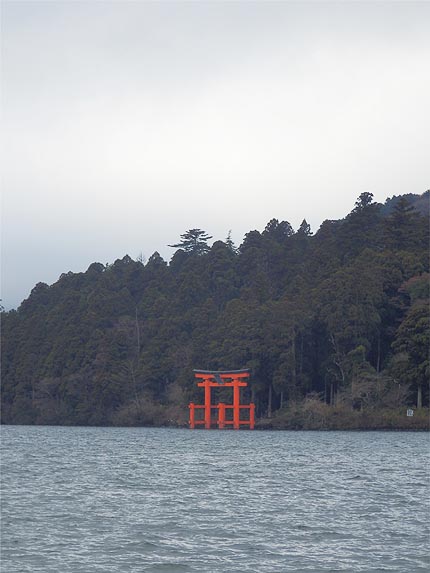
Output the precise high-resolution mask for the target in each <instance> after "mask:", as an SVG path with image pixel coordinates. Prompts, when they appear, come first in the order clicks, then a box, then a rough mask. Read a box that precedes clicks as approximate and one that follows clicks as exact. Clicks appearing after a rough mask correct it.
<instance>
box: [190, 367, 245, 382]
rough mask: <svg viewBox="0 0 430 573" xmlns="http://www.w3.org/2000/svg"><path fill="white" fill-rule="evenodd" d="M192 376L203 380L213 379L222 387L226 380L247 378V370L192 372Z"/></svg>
mask: <svg viewBox="0 0 430 573" xmlns="http://www.w3.org/2000/svg"><path fill="white" fill-rule="evenodd" d="M194 376H195V377H196V378H201V379H203V380H210V379H211V378H212V379H214V380H215V381H216V382H217V383H218V384H221V385H224V384H225V381H226V380H228V379H232V380H238V379H240V378H249V370H248V369H243V370H194Z"/></svg>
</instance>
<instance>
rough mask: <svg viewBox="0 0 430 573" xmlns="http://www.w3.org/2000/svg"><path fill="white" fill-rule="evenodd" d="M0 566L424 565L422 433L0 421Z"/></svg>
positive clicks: (83, 569)
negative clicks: (72, 425) (44, 424)
mask: <svg viewBox="0 0 430 573" xmlns="http://www.w3.org/2000/svg"><path fill="white" fill-rule="evenodd" d="M2 443H3V446H2V447H3V462H2V485H3V494H2V517H3V519H2V561H1V565H2V567H1V571H2V573H18V572H20V573H21V572H31V573H34V572H43V573H51V572H52V573H69V572H70V573H72V572H73V573H78V572H79V573H93V572H100V573H108V572H115V573H122V572H130V573H132V572H133V573H134V572H136V573H137V572H144V571H149V572H158V571H160V572H161V571H162V572H164V573H166V572H172V573H173V572H194V571H195V572H197V571H198V572H220V573H221V572H222V573H230V572H231V573H233V572H241V571H249V572H252V573H264V572H277V573H278V572H279V573H282V572H284V571H296V572H301V571H303V572H304V571H314V572H318V573H320V572H323V571H350V572H355V571H360V572H361V571H390V572H395V571H399V572H402V573H405V572H408V573H410V572H413V571H429V570H430V558H429V549H428V541H429V530H428V522H429V505H428V499H429V473H428V472H429V437H428V435H427V434H423V433H402V432H393V433H391V432H381V433H379V432H367V433H362V432H353V433H347V432H331V433H328V432H327V433H325V432H249V431H241V432H233V431H221V432H220V431H199V430H196V431H190V430H170V429H149V428H131V429H126V428H54V427H22V426H21V427H11V426H8V427H3V428H2Z"/></svg>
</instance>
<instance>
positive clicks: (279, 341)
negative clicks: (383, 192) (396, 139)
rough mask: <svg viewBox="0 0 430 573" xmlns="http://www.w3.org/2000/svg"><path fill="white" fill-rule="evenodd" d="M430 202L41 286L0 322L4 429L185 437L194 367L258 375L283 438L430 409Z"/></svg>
mask: <svg viewBox="0 0 430 573" xmlns="http://www.w3.org/2000/svg"><path fill="white" fill-rule="evenodd" d="M428 199H429V192H426V193H425V194H424V195H422V196H413V195H410V196H408V197H407V198H406V197H396V198H394V199H391V200H388V201H387V202H386V204H385V205H381V204H378V203H375V202H374V201H373V197H372V195H371V194H370V193H363V194H362V195H360V197H359V198H358V200H357V202H356V204H355V207H354V208H353V210H352V211H351V213H349V215H347V216H346V217H345V218H344V219H342V220H336V221H328V220H327V221H324V223H323V224H322V225H321V227H320V229H319V230H318V232H317V233H316V234H315V235H312V233H311V230H310V227H309V225H308V224H307V223H306V221H303V223H302V224H301V225H300V227H299V228H298V229H297V230H296V231H293V229H292V227H291V225H290V224H289V223H288V222H287V221H280V220H277V219H272V220H271V221H269V222H268V224H267V226H266V227H265V229H264V230H263V231H262V232H259V231H250V232H249V233H248V234H247V235H246V236H245V238H244V241H243V243H242V244H241V245H240V246H239V247H238V248H236V246H235V245H234V244H233V242H232V241H231V239H230V238H229V237H228V238H227V239H226V240H225V241H219V240H217V241H215V242H214V243H213V245H212V246H211V247H209V246H208V241H209V239H211V237H209V236H208V235H207V234H206V233H205V232H204V231H203V230H200V229H191V230H189V231H187V232H186V233H184V234H183V235H182V236H181V238H180V239H179V241H178V242H177V243H175V244H174V245H173V247H174V249H175V252H174V255H173V257H172V259H171V261H170V263H169V264H168V263H167V262H165V261H164V260H163V259H162V258H161V256H160V255H159V254H158V253H154V254H153V255H152V256H151V257H150V258H149V260H148V261H147V262H146V263H145V264H144V263H143V262H142V261H135V260H132V259H131V258H130V257H129V256H125V257H124V258H123V259H121V260H117V261H115V263H113V264H111V265H103V264H100V263H93V264H92V265H90V267H89V268H88V270H87V271H86V272H84V273H66V274H63V275H62V276H61V277H60V279H59V280H58V281H57V282H56V283H55V284H53V285H52V286H48V285H46V284H43V283H39V284H38V285H36V286H35V288H34V289H33V290H32V292H31V295H30V297H29V298H28V299H27V300H25V301H24V302H23V303H22V304H21V306H20V307H19V308H18V310H17V311H10V312H5V313H3V314H2V337H3V346H2V348H3V351H2V421H3V423H21V424H87V425H95V424H98V425H101V424H107V425H111V424H114V425H135V424H136V425H146V424H183V423H185V421H186V419H187V415H188V414H187V403H188V401H189V400H191V399H194V400H196V401H201V396H200V391H199V390H198V389H197V388H196V386H195V381H194V380H193V375H192V370H193V368H201V369H228V368H231V369H238V368H250V369H251V372H252V375H251V383H250V387H249V389H247V390H246V391H248V390H249V392H248V394H249V395H248V396H247V398H252V399H253V400H254V401H255V403H256V408H257V416H258V417H260V418H266V419H267V418H271V417H273V416H274V418H275V420H276V419H277V420H285V426H286V427H288V412H291V413H292V414H294V416H295V417H296V418H295V419H300V415H301V414H300V412H304V413H306V415H307V416H308V417H309V412H311V415H310V418H312V419H315V415H317V414H318V411H320V410H321V409H323V410H324V416H325V418H327V415H328V413H330V412H339V411H340V410H339V408H342V412H343V413H344V414H345V412H346V413H348V412H351V416H357V415H358V414H360V413H361V414H363V415H364V414H365V415H366V416H368V417H369V416H371V414H372V412H381V411H384V412H385V411H387V410H391V411H396V410H397V409H399V408H402V411H404V407H405V406H408V405H411V406H416V407H418V408H421V407H424V406H428V401H429V393H428V382H427V381H428V376H429V362H428V345H429V307H428V303H429V291H428V288H429V275H428V272H429V268H428V266H429V260H428V244H429V243H428V241H429V237H428V218H427V209H428ZM414 202H416V203H417V205H419V210H418V209H415V208H414ZM423 206H424V208H423ZM315 412H316V414H315ZM317 417H318V416H317ZM281 425H282V424H281ZM278 426H279V423H278ZM297 427H306V424H302V425H300V422H298V424H297Z"/></svg>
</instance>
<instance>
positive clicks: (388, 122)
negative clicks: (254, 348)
mask: <svg viewBox="0 0 430 573" xmlns="http://www.w3.org/2000/svg"><path fill="white" fill-rule="evenodd" d="M429 21H430V3H428V2H418V3H414V2H409V1H408V2H404V3H403V2H392V3H390V2H363V3H360V2H316V3H311V2H273V3H271V2H267V1H264V2H125V1H122V2H120V1H118V2H102V1H86V2H78V1H69V2H60V1H48V2H38V1H35V0H32V1H31V2H23V1H12V2H7V1H4V0H3V2H2V123H3V133H4V151H3V157H4V164H3V174H2V189H3V214H2V229H3V233H2V235H3V236H2V271H3V273H2V281H3V285H2V286H3V290H2V292H3V294H2V298H3V304H4V305H5V306H6V308H11V307H15V306H17V305H18V304H19V303H20V302H21V301H22V300H23V299H24V298H26V297H27V296H28V295H29V293H30V290H31V289H32V287H33V286H34V285H35V284H36V283H37V282H39V281H43V282H47V283H48V284H51V283H52V282H55V281H56V280H57V279H58V277H59V275H60V274H61V273H62V272H67V271H69V270H72V271H76V272H78V271H84V270H86V268H87V267H88V266H89V264H90V263H91V262H93V261H99V262H102V263H106V262H113V261H114V260H115V259H117V258H120V257H123V256H124V255H125V254H129V255H130V256H131V257H133V258H135V257H137V256H138V255H139V253H140V252H142V253H143V254H144V256H146V257H147V258H148V257H149V256H150V255H151V254H152V253H153V252H154V251H155V250H158V251H159V252H160V253H161V255H162V256H164V257H165V258H166V259H168V258H169V257H170V256H171V254H172V252H173V251H172V249H169V248H168V247H167V245H168V244H169V243H172V242H176V241H177V240H178V239H179V235H180V234H181V233H183V232H184V231H186V230H187V229H190V228H194V227H198V228H202V229H204V230H206V231H207V232H208V233H209V234H211V235H213V236H214V240H215V239H225V237H226V236H227V234H228V231H229V230H230V229H231V230H232V238H233V240H234V241H235V242H236V243H237V244H239V243H240V242H241V241H242V239H243V236H244V234H245V233H246V232H248V231H249V230H251V229H259V230H262V229H263V228H264V226H265V225H266V223H267V222H268V221H269V220H270V219H271V218H273V217H276V218H278V219H280V220H281V219H286V220H288V221H289V222H290V223H291V224H292V225H293V227H295V228H296V227H297V226H298V225H299V224H300V222H301V220H302V219H303V218H306V219H307V220H308V222H309V223H310V224H311V226H312V229H313V230H314V231H316V230H317V229H318V226H319V225H320V224H321V222H322V221H323V220H324V219H336V218H341V217H343V216H345V215H346V214H347V213H348V212H349V211H350V210H351V209H352V207H353V206H354V202H355V200H356V198H357V197H358V195H359V194H360V193H362V192H363V191H371V192H373V193H374V195H375V199H376V200H378V201H381V202H383V201H384V200H385V199H386V197H387V196H392V195H393V194H401V193H407V192H412V193H422V192H424V191H425V190H426V189H427V188H428V187H429V169H428V168H429V155H430V154H429V144H428V141H429V133H430V119H429V118H430V112H429V101H430V79H429V78H430V74H429V61H430V59H429V57H430V34H429Z"/></svg>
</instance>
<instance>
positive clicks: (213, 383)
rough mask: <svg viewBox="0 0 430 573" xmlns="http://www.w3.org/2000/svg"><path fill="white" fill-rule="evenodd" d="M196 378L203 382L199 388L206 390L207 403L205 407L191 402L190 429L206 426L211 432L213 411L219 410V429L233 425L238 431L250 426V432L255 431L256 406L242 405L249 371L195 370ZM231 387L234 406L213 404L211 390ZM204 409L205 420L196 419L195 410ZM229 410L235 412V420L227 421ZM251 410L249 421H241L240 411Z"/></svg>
mask: <svg viewBox="0 0 430 573" xmlns="http://www.w3.org/2000/svg"><path fill="white" fill-rule="evenodd" d="M194 376H195V377H196V378H198V379H200V380H202V382H198V384H197V386H199V387H201V388H204V389H205V403H204V405H202V406H200V405H196V404H194V402H191V403H190V405H189V409H190V428H192V429H194V428H195V426H196V425H199V424H200V425H204V427H205V429H207V430H209V429H210V428H211V425H212V418H211V411H212V409H217V410H218V419H217V420H216V423H217V425H218V428H220V429H223V428H225V427H226V426H227V425H232V426H233V429H235V430H238V429H239V428H240V426H249V429H250V430H253V429H254V421H255V405H254V404H252V403H251V404H248V405H244V404H243V405H242V404H240V388H242V387H246V386H248V383H247V382H245V381H244V379H245V378H249V370H248V369H245V370H194ZM219 387H224V388H225V387H230V388H233V404H224V403H223V402H220V403H219V404H212V403H211V388H219ZM196 409H204V419H203V420H196V419H195V410H196ZM227 409H232V410H233V420H226V416H225V411H226V410H227ZM241 410H249V419H247V420H241V419H240V418H241V416H240V411H241Z"/></svg>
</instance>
